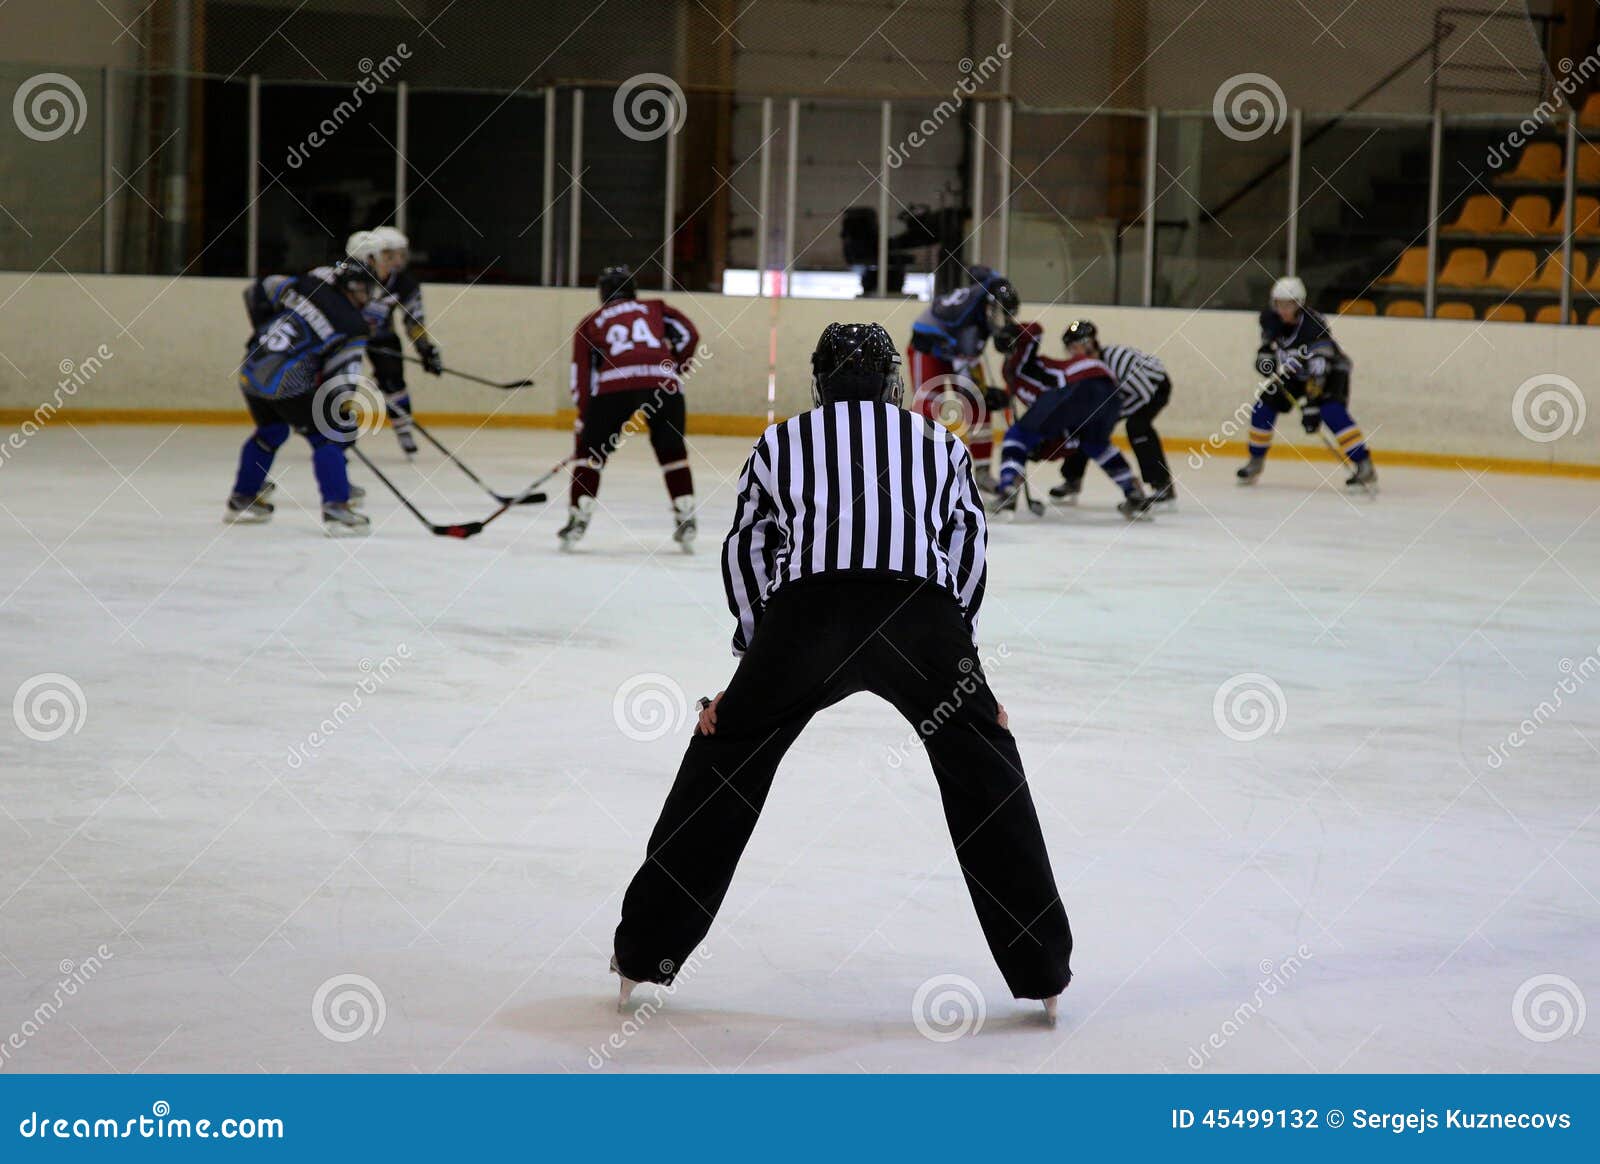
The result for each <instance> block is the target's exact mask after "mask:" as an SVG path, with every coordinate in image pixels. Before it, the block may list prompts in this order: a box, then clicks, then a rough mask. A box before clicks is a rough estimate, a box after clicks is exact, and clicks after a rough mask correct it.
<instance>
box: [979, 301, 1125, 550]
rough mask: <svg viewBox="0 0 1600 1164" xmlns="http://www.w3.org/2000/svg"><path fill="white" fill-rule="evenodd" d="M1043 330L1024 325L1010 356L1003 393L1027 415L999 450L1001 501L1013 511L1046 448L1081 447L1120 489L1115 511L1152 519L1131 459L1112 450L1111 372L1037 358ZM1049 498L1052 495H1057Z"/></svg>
mask: <svg viewBox="0 0 1600 1164" xmlns="http://www.w3.org/2000/svg"><path fill="white" fill-rule="evenodd" d="M1043 332H1044V329H1043V328H1042V327H1040V326H1039V325H1038V324H1037V323H1025V324H1022V325H1021V327H1020V330H1019V332H1018V335H1017V338H1016V340H1015V342H1014V343H1012V344H1011V347H1010V350H1009V352H1008V353H1007V355H1006V362H1005V366H1004V369H1003V375H1004V376H1005V381H1006V386H1007V388H1008V389H1010V390H1011V392H1012V394H1013V395H1014V396H1015V397H1016V398H1017V399H1018V400H1019V401H1021V402H1022V403H1023V404H1025V405H1026V406H1027V411H1026V412H1024V413H1023V414H1022V416H1021V417H1020V418H1019V419H1017V420H1015V421H1013V422H1012V424H1011V426H1010V427H1009V428H1007V429H1006V438H1005V442H1004V443H1003V444H1002V445H1001V448H1000V502H999V504H998V508H999V509H1000V510H1001V511H1003V512H1012V511H1015V509H1016V507H1017V494H1018V493H1020V492H1021V491H1022V483H1023V481H1022V478H1023V474H1024V473H1025V472H1026V471H1027V461H1028V460H1029V458H1030V456H1032V457H1037V456H1038V454H1039V452H1040V450H1041V449H1043V448H1045V447H1046V445H1047V442H1051V441H1056V440H1064V441H1065V442H1067V443H1068V445H1076V446H1077V448H1079V449H1081V450H1082V451H1083V453H1084V454H1085V455H1086V456H1087V457H1092V458H1094V461H1095V463H1096V464H1098V465H1099V466H1100V467H1101V468H1102V469H1104V470H1105V471H1106V475H1107V476H1108V477H1110V478H1111V479H1112V481H1114V482H1115V483H1116V485H1117V487H1118V488H1119V489H1121V490H1122V501H1121V503H1120V504H1118V506H1117V512H1119V513H1121V514H1122V516H1124V517H1126V518H1127V519H1128V520H1129V521H1137V520H1140V519H1144V518H1148V517H1149V516H1150V498H1149V496H1148V495H1147V494H1146V493H1145V492H1144V490H1143V489H1141V488H1140V487H1139V482H1138V481H1137V480H1136V479H1135V478H1134V475H1133V469H1132V468H1131V467H1130V466H1129V464H1128V459H1127V458H1126V457H1124V456H1123V455H1122V454H1121V453H1120V452H1118V451H1117V448H1116V446H1114V445H1113V444H1112V443H1111V432H1112V430H1113V429H1114V428H1116V425H1117V383H1116V378H1115V377H1114V376H1113V374H1112V372H1111V369H1110V368H1108V367H1107V366H1106V365H1105V364H1104V363H1103V362H1102V361H1100V360H1097V359H1095V358H1094V357H1092V356H1072V357H1068V358H1067V359H1065V360H1058V359H1053V358H1052V357H1049V356H1046V355H1043V354H1042V353H1041V351H1040V344H1039V340H1040V336H1041V335H1042V334H1043ZM1052 496H1055V493H1054V491H1053V490H1052Z"/></svg>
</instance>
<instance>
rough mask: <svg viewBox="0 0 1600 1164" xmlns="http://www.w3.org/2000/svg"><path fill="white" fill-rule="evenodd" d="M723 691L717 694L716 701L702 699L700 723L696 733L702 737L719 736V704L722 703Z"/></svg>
mask: <svg viewBox="0 0 1600 1164" xmlns="http://www.w3.org/2000/svg"><path fill="white" fill-rule="evenodd" d="M722 695H723V693H722V692H721V691H719V692H717V696H716V698H715V699H707V698H705V697H704V696H701V697H700V722H699V723H698V724H697V725H695V729H694V730H695V732H696V733H697V734H699V735H702V736H714V735H716V734H717V704H719V703H721V702H722Z"/></svg>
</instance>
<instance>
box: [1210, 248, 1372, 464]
mask: <svg viewBox="0 0 1600 1164" xmlns="http://www.w3.org/2000/svg"><path fill="white" fill-rule="evenodd" d="M1351 366H1352V365H1351V363H1350V357H1348V356H1347V355H1345V354H1344V351H1343V350H1342V349H1341V348H1340V347H1339V345H1338V344H1337V343H1335V342H1334V339H1333V334H1332V333H1331V332H1330V331H1329V330H1328V321H1327V320H1326V319H1325V318H1323V316H1322V314H1321V313H1320V312H1316V311H1312V310H1311V308H1309V307H1307V306H1306V285H1305V284H1304V283H1302V282H1301V281H1300V280H1299V279H1297V278H1295V277H1294V276H1292V275H1291V276H1288V277H1286V278H1283V279H1279V280H1278V281H1277V282H1276V283H1274V284H1273V285H1272V305H1271V306H1270V307H1269V308H1268V309H1267V310H1265V311H1263V312H1262V313H1261V347H1260V348H1259V349H1258V350H1257V352H1256V372H1257V373H1258V374H1260V375H1262V376H1266V377H1268V379H1267V381H1266V383H1265V384H1263V385H1262V389H1261V394H1260V395H1259V396H1258V397H1257V398H1256V403H1255V407H1254V409H1252V410H1251V413H1250V459H1249V460H1248V461H1247V462H1245V464H1244V465H1243V467H1241V468H1240V469H1239V472H1238V474H1237V475H1238V478H1239V483H1240V484H1241V485H1253V484H1255V481H1256V478H1258V477H1260V476H1261V470H1262V469H1263V468H1265V467H1266V463H1267V450H1268V449H1269V448H1270V447H1271V444H1272V429H1273V426H1274V425H1275V424H1277V421H1278V416H1279V414H1280V413H1285V412H1292V411H1293V410H1294V406H1295V403H1296V402H1299V404H1300V423H1301V424H1302V426H1303V427H1304V428H1305V430H1306V432H1308V433H1314V432H1316V431H1317V429H1318V428H1320V427H1321V426H1322V424H1323V423H1324V422H1326V423H1327V425H1328V430H1329V431H1330V432H1331V433H1333V439H1334V441H1335V442H1336V443H1337V444H1338V446H1339V452H1340V453H1341V454H1343V455H1344V457H1345V459H1346V460H1348V461H1349V462H1350V463H1351V464H1352V465H1353V466H1354V467H1355V472H1354V473H1352V474H1351V475H1350V478H1349V479H1348V480H1347V481H1346V482H1345V484H1346V485H1347V486H1349V487H1350V488H1353V489H1356V488H1362V489H1371V488H1374V487H1375V486H1376V485H1377V482H1378V471H1377V468H1376V467H1375V466H1374V465H1373V463H1372V454H1371V452H1370V451H1369V450H1368V449H1367V442H1366V438H1365V437H1364V436H1363V435H1362V433H1361V428H1360V426H1359V425H1357V424H1356V422H1355V419H1354V418H1353V417H1352V416H1351V415H1350V369H1351Z"/></svg>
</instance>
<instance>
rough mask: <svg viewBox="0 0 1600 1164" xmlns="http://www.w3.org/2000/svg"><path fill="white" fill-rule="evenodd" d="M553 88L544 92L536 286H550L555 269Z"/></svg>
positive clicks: (554, 91) (554, 105) (554, 109)
mask: <svg viewBox="0 0 1600 1164" xmlns="http://www.w3.org/2000/svg"><path fill="white" fill-rule="evenodd" d="M555 240H556V87H555V86H554V85H551V86H549V87H547V88H546V89H545V91H544V209H543V211H541V212H540V214H539V285H540V286H541V287H548V286H550V283H551V280H552V279H554V278H555V269H556V246H555Z"/></svg>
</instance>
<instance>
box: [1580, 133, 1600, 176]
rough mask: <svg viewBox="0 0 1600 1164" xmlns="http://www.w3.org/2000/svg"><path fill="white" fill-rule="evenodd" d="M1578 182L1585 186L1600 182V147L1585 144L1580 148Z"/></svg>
mask: <svg viewBox="0 0 1600 1164" xmlns="http://www.w3.org/2000/svg"><path fill="white" fill-rule="evenodd" d="M1578 181H1580V182H1582V183H1584V184H1585V185H1593V184H1594V183H1596V182H1600V146H1594V145H1590V144H1589V143H1588V142H1585V143H1584V144H1582V145H1580V146H1579V147H1578Z"/></svg>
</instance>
